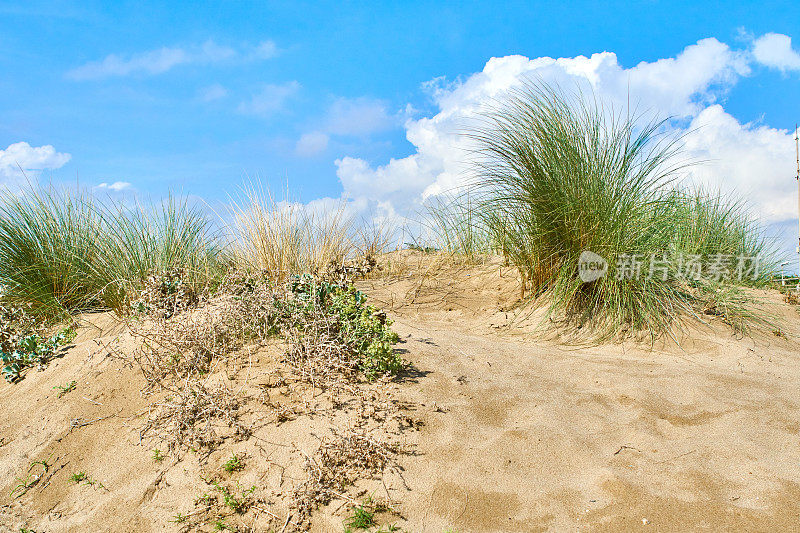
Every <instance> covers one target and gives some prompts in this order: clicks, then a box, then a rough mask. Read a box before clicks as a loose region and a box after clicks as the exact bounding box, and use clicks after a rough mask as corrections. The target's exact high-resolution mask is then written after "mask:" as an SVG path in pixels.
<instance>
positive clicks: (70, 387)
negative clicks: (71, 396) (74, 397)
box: [53, 380, 78, 398]
mask: <svg viewBox="0 0 800 533" xmlns="http://www.w3.org/2000/svg"><path fill="white" fill-rule="evenodd" d="M77 385H78V382H77V381H74V380H73V381H70V382H69V383H67V384H66V385H56V386H55V387H53V390H57V391H58V397H59V398H62V397H63V396H64V395H65V394H67V393H70V392H72V391H74V390H75V387H76V386H77Z"/></svg>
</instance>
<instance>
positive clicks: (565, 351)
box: [0, 265, 800, 533]
mask: <svg viewBox="0 0 800 533" xmlns="http://www.w3.org/2000/svg"><path fill="white" fill-rule="evenodd" d="M412 274H413V273H412ZM417 274H418V273H417ZM419 279H420V278H419V276H418V275H416V274H415V275H410V276H407V277H405V278H403V279H401V280H397V281H393V282H389V281H385V280H375V281H368V282H361V284H360V286H361V287H362V289H364V290H365V291H366V292H367V293H368V294H369V295H370V297H371V298H372V300H373V301H376V302H379V303H381V304H382V305H384V306H385V307H386V308H387V310H388V312H389V315H390V317H392V318H393V319H395V325H394V329H395V330H396V331H397V332H398V333H399V334H400V336H401V339H402V343H401V344H400V345H399V346H398V347H399V349H401V350H402V352H403V357H405V358H406V359H407V360H408V361H410V362H411V363H412V364H413V369H412V370H411V371H410V372H408V373H406V374H405V375H404V376H402V377H401V378H400V379H398V380H395V381H393V382H389V383H386V384H381V385H367V384H363V387H361V389H360V390H362V391H364V392H365V393H368V394H371V395H373V396H374V397H375V398H374V399H375V401H376V402H378V403H377V404H376V405H384V404H380V402H384V403H385V405H386V409H385V415H386V416H384V418H383V419H382V421H381V422H379V423H378V422H375V423H373V424H372V426H371V427H376V428H377V427H378V426H380V427H382V428H384V429H385V434H386V435H387V436H388V437H390V438H391V439H393V440H394V441H395V442H397V443H400V444H402V446H403V449H404V450H406V451H407V452H409V453H404V454H401V455H399V456H398V458H397V461H398V465H399V467H401V468H394V469H388V470H387V471H385V472H384V475H383V476H377V477H375V478H373V479H363V480H359V481H358V482H357V483H356V485H355V486H354V487H352V488H351V489H350V490H349V491H348V493H347V494H344V495H342V496H343V497H338V498H333V501H332V502H331V503H330V504H328V505H325V506H323V507H322V508H321V509H320V510H319V511H318V512H317V513H316V514H315V515H313V519H312V521H311V526H310V529H311V530H313V531H342V527H343V526H342V521H343V518H344V516H345V514H346V513H347V510H348V506H349V503H350V499H353V500H359V501H360V499H361V498H363V497H364V495H368V494H373V495H375V497H380V498H383V499H386V500H388V501H390V502H391V506H392V507H393V509H394V510H395V511H396V512H395V513H391V512H387V513H383V514H380V515H379V521H380V522H381V523H384V524H390V523H394V524H396V525H398V526H399V527H401V528H403V529H404V530H408V531H425V532H428V531H430V532H442V531H444V530H447V529H452V530H457V531H459V532H462V533H463V532H467V531H475V532H488V531H570V530H571V531H649V530H653V531H732V530H747V531H778V530H781V531H788V530H795V529H798V528H800V526H798V525H797V524H798V523H800V510H798V506H797V501H798V497H800V470H798V468H797V465H798V464H800V446H798V442H800V441H798V438H800V435H799V434H798V433H799V432H800V400H799V399H798V395H797V391H798V390H800V350H798V344H797V343H796V340H795V339H797V338H798V335H800V328H798V327H797V318H798V315H797V311H796V307H791V306H788V305H785V304H781V303H780V301H779V297H778V296H777V294H770V293H763V294H762V296H763V297H764V298H767V299H769V300H770V301H771V302H773V304H774V305H775V308H776V309H778V310H779V312H780V313H782V314H783V319H784V322H785V325H786V327H785V333H786V336H781V337H779V336H775V335H762V336H761V337H759V338H757V339H756V340H754V339H752V338H737V337H735V336H733V335H731V333H730V330H729V329H727V328H726V327H725V326H724V325H723V324H718V323H714V322H710V323H708V324H707V325H700V324H695V325H692V326H691V327H687V329H686V330H685V331H684V333H683V335H682V337H681V344H680V346H676V345H675V344H674V343H672V342H663V343H660V344H658V345H656V346H655V347H653V348H650V347H649V346H646V345H641V344H637V343H634V342H627V343H622V344H610V345H603V346H570V345H566V344H564V343H563V342H559V341H558V340H556V339H549V340H548V339H544V338H542V337H541V336H533V335H531V332H530V329H531V327H532V326H531V324H532V322H531V318H530V317H527V318H526V316H525V315H524V314H520V313H519V312H518V311H515V310H514V309H513V306H512V305H511V304H512V303H513V302H514V300H515V298H516V297H517V296H518V289H517V280H516V279H515V278H514V277H513V276H512V275H511V274H510V273H505V274H503V273H502V270H501V269H499V268H498V265H488V266H483V267H475V268H461V269H454V270H453V271H450V272H448V273H447V274H446V275H443V274H441V273H440V274H439V275H437V276H435V277H434V276H431V277H430V278H429V279H427V281H425V282H424V283H420V282H419ZM98 318H100V320H98ZM94 321H95V322H100V327H101V330H98V329H91V328H87V329H85V330H83V331H82V333H81V336H79V338H78V339H77V340H76V343H75V346H74V347H72V348H70V349H69V350H68V351H67V353H66V354H65V355H64V356H63V357H62V358H60V359H57V360H55V361H54V362H53V363H51V364H50V365H49V367H48V368H47V369H45V370H44V371H41V372H32V373H29V374H28V375H27V377H26V378H25V379H24V380H23V381H22V382H20V383H18V384H16V385H8V384H2V385H0V394H2V398H3V399H4V408H3V411H2V414H0V450H2V456H1V457H0V472H1V473H2V476H3V480H4V486H3V492H2V494H1V495H0V498H2V499H0V505H2V507H1V508H0V523H2V524H5V527H6V528H7V530H18V529H19V528H20V527H23V526H25V527H30V528H32V529H33V530H35V531H53V532H56V531H137V532H144V531H171V530H174V531H180V530H184V529H185V526H184V525H182V524H175V523H172V522H171V520H173V519H174V516H175V515H176V513H184V514H185V513H190V512H192V510H193V509H194V508H195V507H194V506H193V500H194V499H195V498H196V497H197V496H198V494H202V493H203V492H204V491H208V490H209V489H208V484H207V483H206V482H205V481H203V479H204V478H205V479H208V477H209V476H211V475H212V474H211V473H212V472H219V467H220V465H221V464H222V462H224V460H226V459H227V458H228V457H230V456H231V454H232V453H241V454H242V455H243V456H245V457H246V458H247V460H246V468H245V469H244V470H243V471H242V472H241V473H240V474H237V476H238V477H237V478H236V481H237V482H240V483H241V485H242V486H250V485H251V484H257V485H258V486H259V493H258V494H259V495H260V497H261V498H262V500H263V503H261V504H259V506H260V507H262V511H261V512H259V511H258V510H251V511H249V512H248V514H247V515H246V516H244V517H243V518H242V520H243V521H244V522H245V523H247V524H249V525H250V526H251V527H252V528H253V530H255V531H268V530H269V529H268V528H273V529H274V530H277V531H280V530H281V527H282V526H283V525H284V524H285V517H287V516H289V515H291V514H292V513H293V511H292V509H291V498H290V497H289V496H290V493H291V489H292V487H294V486H296V485H298V484H299V483H300V482H301V480H302V478H303V475H304V473H303V468H302V466H303V464H304V459H303V454H304V453H311V452H312V451H313V450H314V448H315V446H318V445H319V442H320V440H319V439H320V438H321V437H322V436H324V435H326V434H328V433H327V432H329V431H330V430H331V428H334V427H346V426H347V425H348V424H351V423H352V420H353V419H354V417H356V416H360V415H357V413H356V411H355V410H348V408H347V404H346V403H345V404H344V407H342V406H341V405H342V404H339V403H337V402H336V401H333V400H335V399H333V398H331V397H329V396H326V395H325V394H318V393H313V394H309V393H308V391H306V390H305V389H301V388H296V389H293V385H292V384H291V383H289V384H288V385H286V386H285V390H284V391H283V392H282V393H279V394H278V395H277V396H275V395H273V397H283V398H291V399H292V401H294V402H295V404H296V405H303V406H304V407H303V408H302V409H301V408H298V409H297V411H296V413H294V415H293V416H291V417H290V419H289V420H286V421H282V422H280V423H278V422H275V421H273V420H272V419H271V418H269V416H267V415H268V414H269V413H271V411H269V410H268V409H266V408H265V407H263V402H262V404H259V403H258V402H256V401H255V400H251V401H250V404H249V405H250V409H249V413H250V414H249V415H248V416H249V417H250V418H248V420H250V421H261V422H262V423H260V424H258V429H257V431H255V433H254V436H253V437H251V438H249V439H248V440H244V441H241V442H235V441H234V440H230V441H225V442H224V443H223V444H222V446H221V447H220V448H219V449H217V450H215V451H214V452H213V453H211V454H210V455H209V456H208V457H205V458H203V457H199V456H198V455H197V454H192V453H188V454H186V455H185V456H183V457H181V460H180V461H177V460H176V458H173V457H168V458H167V460H165V461H164V462H162V463H156V462H154V461H153V459H152V449H153V448H155V447H157V446H158V444H157V443H154V442H150V441H143V442H139V428H140V425H141V424H140V418H141V416H142V414H143V412H146V410H147V406H148V405H149V404H150V402H151V401H152V398H146V397H144V396H142V395H141V393H140V390H141V388H142V386H143V379H142V377H141V376H140V374H139V373H138V370H136V369H135V368H129V367H126V366H124V365H123V364H122V363H121V362H120V361H119V360H117V359H114V358H112V357H109V356H108V350H107V349H106V348H105V347H104V346H105V345H104V343H106V342H111V341H112V340H113V339H115V338H117V336H118V335H119V332H118V331H115V330H113V328H112V321H110V319H109V318H107V317H105V316H101V317H95V318H94ZM787 337H788V338H787ZM121 342H122V344H121V345H120V346H121V347H122V348H123V349H124V347H125V344H124V343H125V342H126V341H125V339H124V337H123V339H122V341H121ZM279 354H280V347H279V346H273V347H267V348H264V349H261V350H260V351H258V352H254V353H250V354H248V355H246V356H242V358H241V359H239V360H238V361H239V362H233V363H231V364H232V365H233V366H231V367H228V368H226V369H225V371H224V372H223V371H222V370H221V369H220V371H219V374H220V376H221V377H220V380H222V381H225V382H226V383H228V384H229V385H230V386H232V387H241V388H242V390H244V391H249V392H251V393H252V394H251V396H252V397H253V398H255V397H256V396H257V395H256V394H255V392H256V391H258V390H261V389H260V387H261V388H263V386H264V383H266V382H267V381H268V380H269V379H272V377H274V376H275V375H276V374H275V369H276V368H277V367H278V366H279V364H280V355H279ZM69 380H76V381H77V382H78V385H77V387H76V389H75V391H73V392H70V393H69V394H66V395H64V396H63V397H62V398H58V397H57V394H58V391H57V390H54V389H53V387H56V386H58V385H62V384H63V383H64V382H67V381H69ZM251 388H252V390H251ZM315 394H316V395H315ZM262 400H263V398H262ZM337 406H338V407H337ZM270 416H271V415H270ZM374 418H375V419H376V420H377V419H380V417H374ZM43 459H46V460H49V462H50V464H51V465H52V466H51V467H50V469H49V471H48V473H47V474H46V475H45V476H44V477H43V478H42V480H41V481H40V482H38V483H36V484H35V485H33V486H32V487H31V488H30V489H29V490H28V491H27V492H26V493H25V494H24V495H22V496H18V495H15V497H9V493H10V492H11V491H12V490H13V489H14V487H15V486H16V485H18V482H17V481H15V479H16V478H18V477H24V475H25V474H26V471H27V469H28V467H29V465H30V464H31V462H32V461H35V460H43ZM33 471H34V472H36V470H35V469H34V470H33ZM78 471H85V472H86V473H87V475H88V476H90V478H91V479H93V480H96V481H97V482H98V484H95V485H87V484H85V483H81V484H75V483H71V482H70V481H69V479H68V478H69V476H70V475H71V474H72V473H74V472H78ZM213 475H218V474H213ZM100 483H102V485H103V487H99V486H98V485H99V484H100ZM263 509H265V510H263ZM267 511H268V512H267ZM270 514H272V515H274V516H270ZM293 527H295V524H294V522H293V521H290V522H289V525H288V527H287V529H286V530H287V531H288V530H291V529H292V528H293ZM298 527H299V526H298ZM199 530H211V527H210V525H201V526H199Z"/></svg>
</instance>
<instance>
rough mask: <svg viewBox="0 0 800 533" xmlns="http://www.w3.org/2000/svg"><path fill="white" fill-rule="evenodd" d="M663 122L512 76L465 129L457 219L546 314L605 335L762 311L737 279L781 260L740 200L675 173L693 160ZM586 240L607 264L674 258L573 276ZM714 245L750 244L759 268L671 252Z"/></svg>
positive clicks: (725, 249)
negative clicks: (694, 265)
mask: <svg viewBox="0 0 800 533" xmlns="http://www.w3.org/2000/svg"><path fill="white" fill-rule="evenodd" d="M665 126H666V122H664V121H659V120H654V121H652V120H651V121H643V120H642V117H639V116H636V117H631V116H628V115H622V114H618V113H615V112H614V111H613V110H612V109H609V108H607V107H605V106H604V105H603V104H602V103H601V102H598V101H596V100H595V99H587V98H584V97H583V95H581V94H579V93H575V94H568V93H565V92H563V91H561V90H560V89H554V88H552V87H548V86H547V85H544V84H542V83H537V82H529V83H526V84H524V85H522V86H521V87H519V88H517V89H513V90H511V91H510V92H509V93H508V94H507V95H506V96H505V97H503V98H501V99H500V100H498V101H496V102H495V103H494V104H493V105H491V106H490V107H489V108H487V109H486V110H485V112H484V113H483V114H482V116H481V119H480V122H479V124H478V125H477V126H476V127H474V128H473V129H471V130H470V131H469V132H468V135H469V137H470V138H471V139H472V140H473V141H474V143H475V152H474V158H473V165H474V171H475V181H474V182H473V183H472V185H471V186H470V187H469V189H468V191H469V195H470V198H471V202H472V206H473V207H470V208H469V211H470V213H471V215H470V220H472V221H474V222H467V223H466V224H462V227H466V226H467V225H474V226H476V227H477V229H474V228H472V229H469V231H470V232H471V233H475V232H476V231H477V232H488V233H489V234H490V235H491V238H490V239H489V240H490V241H491V242H492V243H494V244H493V246H494V247H495V248H496V249H498V251H499V252H500V253H502V254H503V255H504V256H505V257H506V259H507V260H508V261H509V262H510V263H511V264H513V265H515V266H516V267H517V268H518V269H519V271H520V273H521V275H522V279H523V291H525V290H526V289H527V292H528V294H529V295H532V296H533V297H535V298H537V299H538V301H539V302H542V303H543V304H544V305H546V306H547V309H548V316H549V317H551V318H552V317H554V316H559V317H561V318H566V319H567V320H568V321H569V322H570V323H572V324H573V325H576V326H577V327H579V328H583V327H587V326H588V327H587V329H589V330H591V331H592V332H593V335H596V336H598V337H601V338H602V337H609V336H616V335H619V334H620V332H625V331H636V332H638V333H644V334H645V335H649V336H651V337H656V336H659V335H661V334H663V333H666V332H669V331H671V328H672V327H673V326H675V325H676V324H678V323H680V321H681V319H683V318H686V317H687V316H700V314H701V313H703V312H704V311H708V310H709V308H713V309H715V310H717V311H719V310H722V311H721V313H722V314H725V315H726V316H725V318H726V319H727V320H729V321H730V322H731V323H732V324H734V325H735V326H736V327H746V326H747V325H748V324H751V323H753V322H758V321H759V320H760V318H763V317H764V315H763V314H761V313H759V311H758V310H757V309H756V308H755V307H754V306H752V305H748V301H747V299H746V298H743V297H742V292H741V290H740V289H739V288H738V287H739V286H741V285H746V284H757V283H759V282H760V281H763V280H764V279H766V278H767V277H768V276H769V274H770V271H771V269H772V268H773V267H774V265H776V264H777V260H776V259H775V256H774V254H772V253H771V249H770V247H769V245H768V243H767V242H766V241H765V240H764V239H763V238H762V237H761V233H760V231H759V228H758V226H757V224H756V223H755V222H754V221H753V220H752V219H750V218H749V217H748V215H747V213H746V210H745V209H744V206H743V205H742V204H741V203H737V202H730V201H728V200H727V199H724V198H722V197H720V196H718V195H713V194H709V193H708V192H704V191H697V190H692V189H686V188H682V187H681V186H680V185H679V182H678V178H679V177H680V172H681V170H682V169H684V168H686V166H687V165H688V164H689V162H688V161H687V160H686V158H685V157H684V156H683V155H682V153H681V151H680V142H679V139H675V138H673V137H670V136H668V135H666V134H665V133H664V132H665V130H666V127H665ZM463 205H464V204H463V202H462V207H463ZM462 219H463V217H462ZM464 231H466V230H464V229H462V230H461V232H462V233H463V232H464ZM447 239H448V240H450V241H452V240H453V238H452V237H450V236H447ZM584 251H591V252H594V253H595V254H598V255H600V256H601V257H603V258H604V259H605V260H606V261H607V262H608V264H609V265H610V268H611V269H614V267H615V265H619V264H621V263H623V262H625V261H627V259H626V258H631V257H633V258H643V259H652V258H657V257H658V258H666V257H669V258H670V259H671V261H669V262H668V263H669V265H668V266H663V267H662V268H661V270H660V271H659V274H663V275H656V276H647V275H632V276H616V275H614V272H611V271H610V272H609V273H608V275H606V276H604V277H601V278H600V279H597V280H596V281H592V282H588V283H585V282H584V281H582V280H581V279H580V277H579V276H578V260H579V257H580V256H581V254H582V253H583V252H584ZM720 254H724V255H730V256H759V257H760V261H761V271H760V273H759V275H757V276H755V277H754V279H743V280H739V279H735V278H733V277H731V278H728V279H726V280H725V281H724V282H723V281H722V280H706V279H700V280H686V279H683V278H681V276H680V272H679V271H678V270H679V269H680V264H679V261H678V258H679V257H682V256H684V255H685V256H689V255H699V256H701V257H700V258H701V260H707V259H709V258H711V257H712V256H717V255H720ZM665 263H667V262H665ZM651 264H652V261H651ZM640 268H641V267H640ZM644 268H645V269H646V268H647V266H646V265H645V267H644ZM645 273H646V272H642V274H645ZM723 285H724V286H723ZM710 302H712V303H710ZM742 318H745V319H743V320H740V319H742Z"/></svg>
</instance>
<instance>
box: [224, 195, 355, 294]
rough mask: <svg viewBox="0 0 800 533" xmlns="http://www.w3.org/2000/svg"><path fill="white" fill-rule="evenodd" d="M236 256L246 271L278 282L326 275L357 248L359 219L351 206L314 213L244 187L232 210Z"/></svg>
mask: <svg viewBox="0 0 800 533" xmlns="http://www.w3.org/2000/svg"><path fill="white" fill-rule="evenodd" d="M230 214H231V215H232V218H233V223H232V224H231V233H232V235H231V240H232V249H233V255H234V257H235V258H236V262H237V263H238V265H239V266H240V267H241V268H244V269H246V270H253V271H263V272H269V273H270V275H271V276H272V277H273V279H275V280H276V281H284V280H286V279H288V278H289V277H290V276H292V275H295V274H313V275H318V274H323V273H325V271H326V270H327V269H328V268H330V267H331V266H340V265H342V264H343V263H344V261H345V259H346V258H347V257H348V256H349V254H350V253H351V251H352V250H353V248H354V245H353V242H352V239H351V233H352V229H353V221H352V219H351V218H350V217H348V216H347V213H346V212H345V204H344V203H339V204H337V205H335V206H333V208H332V209H323V210H320V211H314V210H313V209H312V208H310V207H309V206H303V205H301V204H295V203H291V202H289V201H284V202H277V201H275V199H274V197H273V196H272V194H271V193H269V192H268V191H267V192H265V191H263V190H262V189H260V188H256V187H255V186H252V185H251V186H249V187H247V188H245V189H244V191H243V195H242V198H241V199H240V200H239V201H234V202H232V203H231V206H230Z"/></svg>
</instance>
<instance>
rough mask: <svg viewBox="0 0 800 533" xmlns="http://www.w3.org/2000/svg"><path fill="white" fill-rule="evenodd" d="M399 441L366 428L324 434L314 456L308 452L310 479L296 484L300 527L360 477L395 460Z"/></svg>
mask: <svg viewBox="0 0 800 533" xmlns="http://www.w3.org/2000/svg"><path fill="white" fill-rule="evenodd" d="M399 451H400V450H399V448H398V447H397V446H395V445H391V444H387V443H385V442H382V441H380V440H376V439H374V438H372V437H370V436H369V435H368V434H367V432H366V431H365V430H363V429H357V428H349V429H347V430H346V431H345V432H344V433H339V432H337V431H335V430H334V431H333V436H332V437H330V438H324V439H323V440H322V442H321V444H320V447H319V449H318V450H317V452H316V453H315V454H314V456H313V457H310V456H306V464H305V470H306V472H307V473H308V479H307V480H306V481H305V482H304V483H303V484H301V485H300V486H298V487H297V488H295V490H294V493H293V496H294V501H295V507H296V509H297V514H298V518H299V521H298V526H297V527H298V528H302V527H308V526H309V525H310V524H309V522H308V520H309V518H310V516H311V514H312V513H313V512H314V510H315V509H317V508H318V507H320V506H323V505H327V504H329V503H330V502H331V501H332V500H333V499H334V498H335V497H337V496H341V493H343V492H344V491H345V490H346V489H347V488H348V487H349V486H351V485H352V484H353V483H355V482H356V480H358V479H363V478H365V477H372V476H375V475H376V474H379V473H381V472H383V471H384V470H385V469H386V468H387V467H389V466H390V465H392V464H393V461H394V458H395V457H396V455H397V454H398V453H399Z"/></svg>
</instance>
